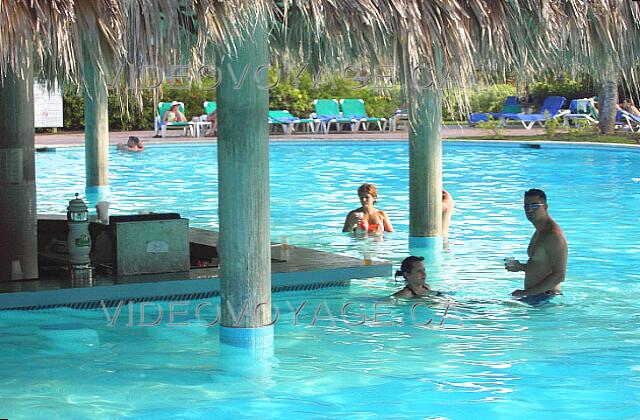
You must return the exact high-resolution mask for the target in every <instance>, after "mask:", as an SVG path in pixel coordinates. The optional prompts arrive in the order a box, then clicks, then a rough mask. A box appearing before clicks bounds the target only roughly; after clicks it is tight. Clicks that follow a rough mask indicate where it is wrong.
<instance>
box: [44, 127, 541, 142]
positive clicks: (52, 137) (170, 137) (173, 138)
mask: <svg viewBox="0 0 640 420" xmlns="http://www.w3.org/2000/svg"><path fill="white" fill-rule="evenodd" d="M489 134H490V133H489V131H488V130H483V129H480V128H476V127H468V126H457V125H454V126H447V127H445V128H444V129H443V130H442V138H444V139H446V138H450V137H468V138H470V139H472V138H474V137H478V136H486V135H489ZM504 134H505V135H506V136H531V135H538V134H544V129H542V128H534V129H531V130H525V129H524V128H522V127H518V128H507V129H505V130H504ZM408 135H409V134H408V132H407V131H394V132H388V131H387V132H384V133H380V132H378V131H368V132H355V133H352V132H344V133H331V134H308V133H299V134H292V135H283V134H273V135H271V136H270V139H271V140H272V141H318V140H321V141H345V140H371V141H380V140H385V141H387V140H388V141H406V140H407V138H408ZM129 136H137V137H139V138H140V139H141V140H142V141H143V142H144V143H145V144H158V143H175V142H180V143H211V142H215V141H216V138H215V137H200V138H193V137H183V136H181V135H180V132H178V131H174V132H169V133H168V134H167V137H165V138H153V131H112V132H110V133H109V143H110V144H114V145H115V144H118V143H126V142H127V138H129ZM35 144H36V147H65V146H80V145H83V144H84V132H63V133H59V134H36V141H35Z"/></svg>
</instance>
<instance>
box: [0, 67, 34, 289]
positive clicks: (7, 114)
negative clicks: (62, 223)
mask: <svg viewBox="0 0 640 420" xmlns="http://www.w3.org/2000/svg"><path fill="white" fill-rule="evenodd" d="M0 107H1V108H2V112H0V281H6V280H11V279H14V280H16V279H20V278H25V279H30V278H37V277H38V239H37V235H38V215H37V208H36V169H35V153H34V152H35V151H34V122H33V73H32V70H31V69H30V68H27V69H23V77H22V78H21V77H20V76H18V75H16V74H15V73H14V72H13V71H12V70H11V69H10V68H9V69H8V70H7V73H6V75H5V77H4V79H3V80H2V83H0Z"/></svg>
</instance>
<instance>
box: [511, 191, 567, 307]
mask: <svg viewBox="0 0 640 420" xmlns="http://www.w3.org/2000/svg"><path fill="white" fill-rule="evenodd" d="M547 209H548V206H547V196H546V194H545V193H544V191H542V190H539V189H531V190H529V191H527V192H525V193H524V212H525V214H526V216H527V219H529V221H530V222H531V223H532V224H533V226H534V227H535V228H536V231H535V233H534V234H533V236H532V237H531V241H530V242H529V249H528V251H527V253H528V254H529V260H528V261H527V263H526V264H522V263H521V262H520V261H512V262H511V263H507V264H505V268H506V269H507V270H508V271H512V272H516V271H524V290H516V291H514V292H513V293H511V294H512V295H513V296H518V297H527V298H529V297H532V296H535V297H536V298H538V297H539V298H545V297H550V296H553V295H557V294H560V283H562V281H563V280H564V277H565V274H566V272H567V240H566V239H565V237H564V233H563V232H562V229H560V226H558V224H557V223H556V222H554V221H553V219H551V217H550V216H549V213H548V212H547Z"/></svg>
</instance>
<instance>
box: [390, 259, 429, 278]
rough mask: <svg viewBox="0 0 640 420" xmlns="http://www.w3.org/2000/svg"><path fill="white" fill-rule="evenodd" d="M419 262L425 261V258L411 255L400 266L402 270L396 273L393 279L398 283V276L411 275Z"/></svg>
mask: <svg viewBox="0 0 640 420" xmlns="http://www.w3.org/2000/svg"><path fill="white" fill-rule="evenodd" d="M418 261H424V257H416V256H415V255H410V256H408V257H407V258H405V259H404V260H402V263H401V264H400V270H398V271H396V274H395V275H394V276H393V279H394V280H396V281H397V277H398V276H402V273H410V272H411V270H413V264H415V263H416V262H418Z"/></svg>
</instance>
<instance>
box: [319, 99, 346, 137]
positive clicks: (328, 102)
mask: <svg viewBox="0 0 640 420" xmlns="http://www.w3.org/2000/svg"><path fill="white" fill-rule="evenodd" d="M313 106H314V108H315V110H316V112H315V113H314V114H312V117H313V119H314V121H315V123H316V124H319V126H320V127H321V128H322V132H323V133H324V134H327V133H328V132H329V129H330V128H331V124H335V127H336V130H338V131H341V130H342V124H349V125H350V126H351V130H352V131H353V130H354V128H355V121H352V120H351V118H344V117H343V116H342V115H341V114H340V105H339V104H338V101H336V100H335V99H314V100H313Z"/></svg>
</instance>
